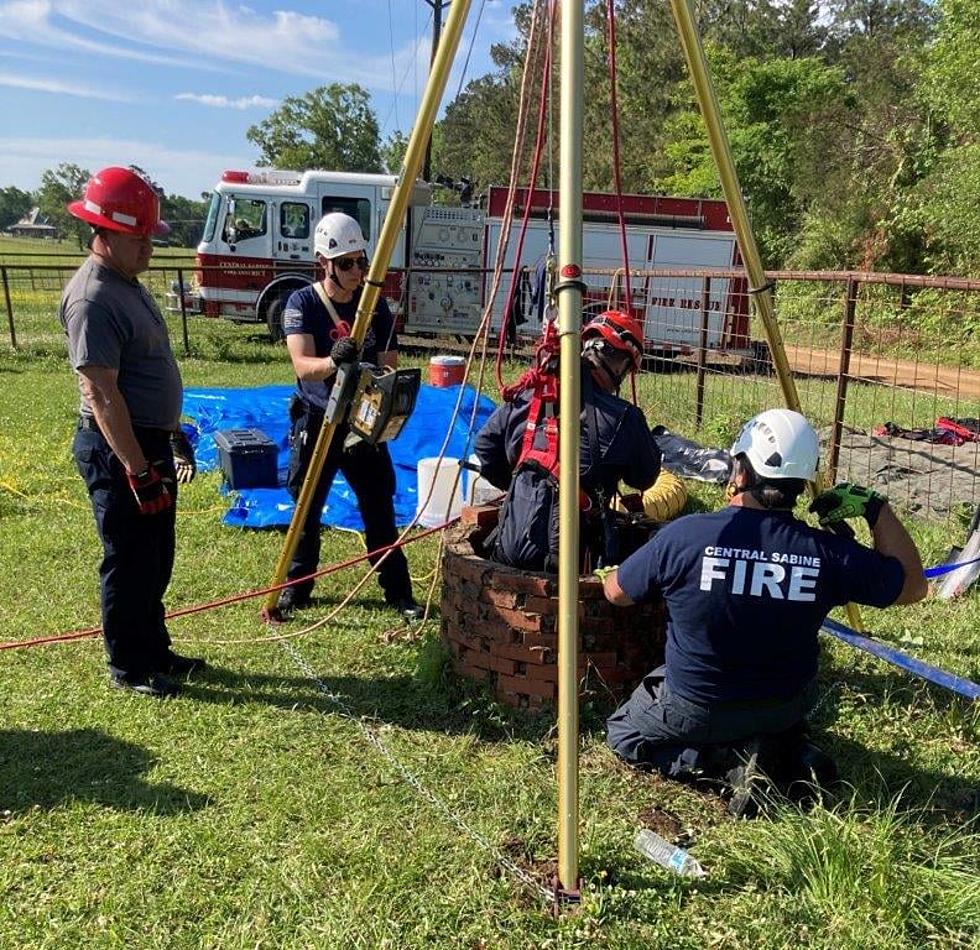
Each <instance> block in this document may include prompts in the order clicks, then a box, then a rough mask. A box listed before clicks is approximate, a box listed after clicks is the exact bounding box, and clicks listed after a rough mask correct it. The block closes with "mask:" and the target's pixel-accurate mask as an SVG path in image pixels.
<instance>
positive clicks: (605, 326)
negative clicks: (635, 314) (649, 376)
mask: <svg viewBox="0 0 980 950" xmlns="http://www.w3.org/2000/svg"><path fill="white" fill-rule="evenodd" d="M597 336H601V337H602V339H603V340H604V341H605V342H606V343H608V344H609V345H610V346H612V347H613V348H615V349H617V350H620V351H621V352H623V353H626V354H628V355H629V358H630V362H631V363H632V364H633V372H636V371H637V370H638V369H639V368H640V361H641V360H642V358H643V328H642V327H641V326H640V324H639V322H638V321H636V320H634V319H633V318H632V317H631V316H630V315H629V314H628V313H623V312H622V311H621V310H606V311H605V312H604V313H600V314H599V316H597V317H593V318H592V319H591V320H590V321H589V322H588V323H587V324H586V325H585V326H584V327H583V328H582V342H583V343H584V342H585V341H586V340H589V339H592V338H594V337H597Z"/></svg>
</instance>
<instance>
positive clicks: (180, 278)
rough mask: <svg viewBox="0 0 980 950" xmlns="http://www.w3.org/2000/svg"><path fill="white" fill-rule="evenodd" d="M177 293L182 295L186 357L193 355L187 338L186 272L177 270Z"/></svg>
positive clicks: (181, 312) (181, 305) (181, 310)
mask: <svg viewBox="0 0 980 950" xmlns="http://www.w3.org/2000/svg"><path fill="white" fill-rule="evenodd" d="M177 293H178V294H180V325H181V328H182V329H183V332H184V356H190V355H191V342H190V340H189V339H188V338H187V304H186V303H185V302H184V271H183V268H181V267H178V268H177Z"/></svg>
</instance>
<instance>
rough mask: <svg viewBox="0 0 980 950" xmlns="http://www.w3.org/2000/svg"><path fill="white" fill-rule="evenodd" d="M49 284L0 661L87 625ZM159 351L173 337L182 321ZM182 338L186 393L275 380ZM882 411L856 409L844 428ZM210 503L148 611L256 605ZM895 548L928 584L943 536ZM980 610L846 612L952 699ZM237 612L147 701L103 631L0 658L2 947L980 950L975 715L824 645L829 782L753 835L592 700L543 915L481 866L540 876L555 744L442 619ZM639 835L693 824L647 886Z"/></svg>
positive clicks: (645, 390) (726, 417) (707, 434)
mask: <svg viewBox="0 0 980 950" xmlns="http://www.w3.org/2000/svg"><path fill="white" fill-rule="evenodd" d="M37 293H38V294H41V293H42V292H41V291H37ZM44 293H45V294H46V295H47V296H44V297H39V300H38V304H37V305H36V306H35V307H34V308H33V309H31V310H30V311H29V312H28V311H27V310H26V308H25V318H24V319H25V340H26V342H25V343H24V345H23V347H22V349H21V350H20V351H19V352H17V353H14V352H12V351H11V349H10V347H9V345H8V344H7V343H6V342H5V341H3V342H0V387H2V396H0V537H2V544H0V604H2V605H3V609H2V611H0V641H4V640H26V639H29V638H32V637H39V636H44V635H48V634H56V633H59V632H64V631H68V630H74V629H79V628H84V627H88V626H92V625H95V624H97V623H98V619H99V618H98V597H97V589H96V582H97V577H96V564H97V559H98V550H97V547H98V545H97V539H96V536H95V531H94V526H93V525H92V519H91V514H90V511H89V509H88V506H87V500H86V497H85V493H84V488H83V485H82V483H81V481H80V479H79V478H78V476H77V474H76V473H75V471H74V468H73V464H72V461H71V456H70V444H71V437H72V431H73V425H74V418H75V412H76V401H77V392H76V386H75V383H74V381H73V379H72V376H71V373H70V372H69V370H68V367H67V365H66V363H65V360H64V347H63V343H62V340H61V335H60V328H59V327H58V325H57V319H56V315H55V313H54V311H53V310H51V309H50V303H49V301H50V300H51V299H53V298H52V292H51V291H45V292H44ZM28 325H29V326H31V327H32V328H33V329H32V330H31V331H30V332H28V331H27V329H26V327H27V326H28ZM172 334H173V335H174V339H175V344H176V343H177V341H178V340H179V321H174V322H173V323H172ZM191 341H192V355H191V356H190V357H187V358H182V359H181V365H182V370H183V373H184V379H185V384H186V385H188V386H197V385H211V386H222V385H226V386H251V385H260V384H267V383H286V382H288V381H289V380H290V375H291V374H290V372H289V368H288V364H287V360H286V356H285V352H284V350H283V348H281V347H272V346H270V345H269V344H267V343H265V342H263V341H262V340H261V339H260V337H259V336H258V335H257V331H253V330H250V329H248V328H242V327H234V326H230V325H228V324H225V323H222V322H218V321H208V320H203V319H200V318H199V319H198V320H197V321H195V322H193V323H192V325H191ZM514 369H515V367H509V370H510V371H511V372H513V371H514ZM709 385H710V386H711V387H712V389H711V390H710V392H709V399H708V401H707V413H708V414H707V417H706V419H705V423H704V426H703V427H702V430H701V435H702V437H703V438H704V439H705V440H707V441H715V442H716V443H718V444H721V443H723V442H724V441H725V439H727V438H730V435H731V430H732V428H733V426H735V425H736V424H737V422H738V421H739V419H740V418H741V414H743V412H744V411H745V410H746V409H747V408H748V407H749V406H750V404H753V403H755V402H757V401H759V400H767V399H770V398H772V394H773V393H774V389H773V386H772V383H771V381H769V380H764V379H756V378H749V377H745V378H741V377H731V376H725V375H722V374H719V375H718V376H717V377H712V378H711V379H710V381H709ZM692 386H693V382H692V376H691V374H681V373H674V374H670V375H653V374H650V375H646V376H644V377H643V379H642V380H641V387H640V396H641V398H640V401H641V404H642V405H644V406H645V407H646V408H647V411H648V417H649V418H650V419H651V420H652V419H654V418H655V417H656V418H667V419H668V420H669V421H671V422H673V423H674V424H675V425H677V426H678V427H680V428H681V429H682V430H684V431H688V432H689V433H690V434H695V433H694V431H693V429H692V428H691V426H690V424H689V421H690V418H691V409H690V405H691V402H690V400H691V392H692ZM863 389H864V387H858V388H857V391H858V392H861V391H863ZM869 389H870V387H869ZM832 396H833V388H832V384H831V383H829V382H823V381H815V380H810V381H806V384H805V392H804V398H805V399H806V400H810V401H811V402H813V404H814V405H821V406H822V405H827V404H829V403H828V400H830V399H832ZM862 399H863V400H864V401H862ZM878 408H879V406H878V404H874V403H873V402H872V394H871V393H870V392H868V393H866V394H865V395H864V396H863V397H860V396H859V397H855V403H854V409H853V412H854V414H855V416H854V417H855V419H856V420H858V419H864V418H866V417H867V418H870V417H871V416H872V415H874V414H875V413H876V412H877V409H878ZM905 408H906V409H907V410H908V412H909V413H912V414H914V413H915V412H916V411H918V410H917V409H916V408H915V407H914V406H911V405H909V406H906V407H905ZM929 411H930V412H931V411H932V407H931V406H930V408H929ZM922 412H923V415H925V414H926V412H925V410H922ZM695 498H696V500H697V501H699V502H701V503H703V504H710V505H715V504H717V503H718V502H719V500H720V499H719V496H718V493H717V492H714V491H712V490H708V489H704V490H696V491H695ZM223 508H224V504H223V501H222V499H221V498H220V497H219V494H218V476H217V475H216V474H207V475H202V476H201V477H199V478H198V479H197V480H196V481H195V483H194V484H193V485H191V486H190V487H189V488H188V489H187V490H186V491H184V492H183V493H182V496H181V508H180V514H179V518H178V557H177V567H176V573H175V577H174V582H173V584H172V586H171V590H170V595H169V604H170V605H171V607H174V608H177V607H185V606H189V605H192V604H197V603H201V602H204V601H207V600H211V599H213V598H218V597H222V596H226V595H230V594H233V593H236V592H239V591H242V590H247V589H251V588H257V587H261V586H263V584H264V583H265V582H267V580H268V578H269V576H270V574H271V572H272V568H273V565H274V562H275V559H276V557H277V555H278V552H279V550H280V546H281V544H282V535H281V534H279V533H276V532H243V531H238V530H234V529H230V528H226V527H222V526H221V525H220V523H219V519H220V516H221V513H222V510H223ZM914 529H915V532H916V536H917V538H918V539H919V540H920V543H921V546H922V549H923V556H924V558H925V560H926V561H927V563H935V562H936V561H938V560H940V559H941V558H942V556H943V554H944V553H945V551H946V549H947V548H948V546H949V544H950V543H951V542H953V541H961V540H962V534H963V531H962V528H960V527H959V526H957V525H947V524H944V525H930V524H927V523H919V522H917V523H915V525H914ZM361 550H362V546H361V542H360V540H359V539H358V538H357V537H356V536H354V535H352V534H350V533H347V532H339V531H330V532H328V533H327V534H326V536H325V539H324V561H325V562H337V561H341V560H344V559H346V558H349V557H352V556H354V555H356V554H358V553H360V551H361ZM436 553H437V545H436V543H435V541H433V540H431V539H426V540H423V541H420V542H418V543H415V544H412V545H411V546H410V547H409V549H408V555H409V560H410V563H411V566H412V572H413V576H414V577H415V578H416V587H417V590H418V591H419V592H423V591H425V590H426V589H427V587H428V584H429V583H430V582H431V579H432V577H433V571H434V570H435V567H436V565H435V559H436ZM361 576H362V575H361V572H360V571H359V570H358V569H350V570H347V571H344V572H341V573H338V574H335V575H332V576H331V577H330V578H327V579H326V580H324V581H323V582H321V583H320V584H319V585H318V588H317V591H318V594H319V595H320V597H321V598H322V599H323V602H322V606H320V607H318V608H317V609H315V610H313V611H311V612H310V614H304V615H303V618H304V620H305V619H306V617H307V616H309V617H310V620H311V621H313V620H315V619H318V618H322V617H323V616H325V615H326V613H327V612H328V610H329V609H330V607H331V605H332V604H334V603H336V602H339V600H340V599H341V598H342V597H343V595H344V594H345V593H346V592H347V591H348V590H349V589H350V588H351V587H352V585H353V584H354V582H355V581H357V580H358V579H359V578H360V577H361ZM976 598H977V594H976V593H973V594H972V595H971V596H970V597H967V598H965V599H963V600H961V601H958V602H956V603H939V602H927V603H925V604H922V605H918V606H915V607H912V608H906V609H896V610H894V611H883V612H878V611H867V612H866V618H865V619H866V621H867V623H868V625H869V627H870V628H871V629H872V630H874V631H875V632H876V633H878V634H879V635H880V636H882V637H883V638H884V639H886V640H887V641H889V642H891V643H893V644H894V645H897V646H899V647H901V648H904V649H906V650H908V651H909V652H912V653H914V654H915V655H916V656H918V657H920V658H922V659H924V660H926V661H928V662H931V663H934V664H937V665H939V666H942V667H944V668H946V669H948V670H950V671H952V672H954V673H957V674H959V675H963V676H967V677H971V678H973V679H978V678H980V631H978V628H977V621H976V617H977V600H976ZM257 611H258V604H257V602H254V601H253V602H250V603H246V604H243V605H239V606H233V607H227V608H223V609H221V610H215V611H211V612H208V613H204V614H199V615H196V616H194V617H191V618H186V619H181V620H177V621H174V622H173V623H172V626H171V632H172V634H173V636H174V639H175V641H176V645H177V647H178V648H179V649H180V650H181V651H182V652H186V653H190V654H200V655H204V656H206V657H207V658H208V660H209V661H210V663H211V664H212V666H213V669H212V671H211V672H210V673H209V674H208V675H206V676H203V675H202V676H200V677H197V678H195V679H194V680H193V681H192V682H191V684H190V685H189V686H188V688H187V690H186V693H185V695H184V696H182V697H181V698H179V699H177V700H174V701H171V702H164V703H160V702H156V701H152V700H146V699H140V698H136V697H130V696H123V695H119V694H118V693H115V692H111V691H110V690H109V689H108V688H107V686H106V679H105V668H104V659H103V655H102V651H101V646H100V644H99V642H98V641H97V640H83V641H79V642H76V643H65V644H58V645H51V646H43V647H36V648H31V649H22V650H11V651H6V652H3V653H0V704H2V706H0V708H2V710H3V717H2V720H0V856H2V860H0V894H2V900H0V946H3V947H7V946H9V947H42V948H53V947H64V948H75V947H79V946H86V947H123V946H147V947H174V948H177V947H187V948H197V947H221V948H238V947H240V948H246V947H249V948H252V947H329V948H334V947H338V948H340V947H358V948H360V947H364V948H375V947H391V948H403V947H460V948H478V947H482V948H491V947H492V948H497V947H505V948H526V947H587V946H588V947H593V946H596V947H629V948H633V947H635V948H692V950H694V948H704V947H725V948H729V947H745V948H750V947H751V948H770V947H771V948H782V947H790V946H800V947H807V948H809V947H819V948H828V950H829V948H835V950H836V948H842V947H846V948H852V947H853V948H869V947H875V948H877V947H880V948H889V950H891V948H920V947H925V946H936V947H944V948H945V947H976V946H980V938H978V936H977V935H978V934H980V875H978V874H977V870H978V868H980V836H978V834H977V831H978V829H977V827H976V823H975V814H976V807H977V802H976V799H975V796H976V792H977V789H978V788H980V746H978V741H977V740H978V731H980V715H978V710H977V709H976V708H974V707H971V706H969V705H968V703H967V702H966V701H965V700H960V699H958V698H956V697H953V696H951V695H950V694H948V693H944V692H942V691H940V690H938V689H935V688H932V687H930V686H927V685H924V684H922V683H920V682H918V681H916V680H913V679H911V678H909V677H908V676H907V675H905V674H904V673H901V672H899V671H898V670H895V669H892V668H890V667H888V666H885V665H883V664H882V663H880V662H878V661H877V660H874V659H873V658H871V657H868V656H866V655H864V654H858V653H855V652H853V651H851V650H850V649H849V648H846V647H843V646H840V645H836V644H831V643H827V644H825V655H824V658H823V662H822V667H821V686H822V696H823V699H824V702H823V704H822V705H821V707H820V708H819V711H818V712H817V714H816V716H815V719H814V725H815V732H816V736H817V738H818V740H819V741H820V742H821V744H822V745H823V746H824V747H825V748H827V749H828V750H829V751H831V752H832V754H833V755H834V756H835V757H836V758H837V760H838V762H839V763H840V765H841V768H842V772H843V774H844V776H845V778H846V780H847V782H848V783H849V786H850V789H851V791H850V793H849V794H848V796H847V797H846V799H845V801H843V802H841V803H839V804H838V805H836V806H834V807H828V808H818V809H816V810H814V811H812V812H810V813H808V814H798V813H795V812H793V811H790V810H783V811H779V812H778V813H777V814H776V815H775V816H774V817H773V818H772V819H771V820H766V821H757V822H734V821H731V820H730V819H727V818H726V817H724V816H723V815H722V814H721V810H720V808H719V806H718V803H717V801H716V800H713V799H709V798H705V797H702V796H701V795H700V794H697V793H695V792H693V791H691V790H689V789H686V788H683V787H677V786H674V785H672V784H670V783H668V782H666V781H661V780H657V779H654V778H651V777H649V776H644V775H639V774H633V773H630V772H628V771H627V770H625V769H623V768H622V767H620V766H619V765H617V763H616V762H615V760H614V758H613V756H612V755H611V753H609V752H608V751H607V750H606V748H605V746H604V744H603V731H602V721H603V716H604V715H605V714H606V713H607V712H608V711H609V708H608V706H603V705H600V704H596V705H589V706H587V707H586V708H584V709H583V722H582V736H581V743H580V752H581V812H582V821H581V829H582V857H581V873H582V877H583V886H584V898H585V899H584V903H583V906H582V908H581V910H580V911H579V913H577V914H574V915H572V914H570V915H567V916H565V917H563V918H562V919H561V920H559V921H557V922H556V921H554V920H552V919H551V917H550V916H549V915H548V913H547V912H546V908H544V906H543V905H542V903H541V902H540V900H539V899H538V898H537V896H536V894H535V892H534V891H533V890H532V889H529V888H528V887H527V886H526V885H525V884H524V883H522V881H521V880H519V879H518V878H516V877H515V876H514V874H513V873H512V871H511V870H509V869H508V868H506V867H502V866H501V863H500V861H499V856H500V855H503V856H504V857H505V858H506V859H507V861H508V862H510V863H511V864H513V865H516V866H517V867H518V868H519V869H521V870H522V871H523V872H524V873H525V874H530V875H531V876H532V877H534V876H536V875H539V874H542V873H544V870H545V869H546V868H547V867H548V866H549V863H550V862H553V860H554V858H555V856H556V844H555V840H556V823H557V819H556V813H557V805H556V787H555V757H556V739H555V734H554V728H553V725H554V724H553V721H552V720H551V719H549V718H547V717H538V718H527V717H525V716H523V715H521V714H518V713H515V712H512V711H510V710H508V709H506V708H503V707H501V706H499V705H497V704H496V703H495V702H493V701H492V700H491V699H490V698H489V697H488V696H486V695H485V694H483V693H481V692H480V691H478V690H475V689H472V688H469V687H467V686H465V685H462V684H460V683H458V682H456V681H454V679H453V677H452V676H451V674H450V672H449V671H448V669H447V665H446V660H445V655H444V653H443V651H442V648H441V646H440V642H439V635H438V621H436V622H433V623H430V624H429V625H428V626H427V627H426V628H425V629H423V630H422V631H421V633H420V634H418V635H416V636H405V635H404V634H401V633H396V632H393V623H392V618H391V617H390V616H389V615H387V614H386V613H385V611H384V610H383V609H382V606H381V603H380V596H379V591H378V589H377V587H376V585H375V584H374V582H373V580H372V581H369V582H368V585H367V586H366V587H365V589H364V591H363V592H362V593H361V594H360V595H359V596H358V597H357V599H356V600H355V602H354V603H353V604H352V605H351V606H350V607H348V608H347V609H345V610H344V611H343V612H342V613H341V614H340V615H339V616H338V617H337V618H336V619H335V620H334V621H332V622H330V623H329V624H328V625H327V626H325V627H322V628H320V629H317V630H315V631H312V632H310V633H308V634H306V635H304V636H300V637H297V638H296V639H294V640H292V641H291V646H292V648H293V649H294V650H295V654H296V655H294V654H292V653H290V652H289V651H287V650H285V649H284V648H283V646H282V645H280V644H277V643H270V642H263V640H264V638H266V637H268V636H269V630H268V629H267V628H265V627H263V626H262V625H261V624H260V623H259V621H258V619H257ZM297 629H300V628H299V625H298V624H297V623H296V622H294V623H293V624H291V625H289V626H287V627H284V628H281V632H294V631H295V630H297ZM296 656H298V657H299V658H300V659H301V661H302V662H297V659H296ZM311 669H312V671H314V672H315V674H316V677H317V679H316V680H314V679H313V678H311V676H310V675H309V672H310V670H311ZM406 773H408V774H409V775H410V776H412V778H413V780H414V781H409V780H407V779H406ZM433 796H434V797H435V799H436V800H437V802H438V803H439V804H434V802H433ZM643 824H651V825H654V826H656V827H660V828H664V827H670V828H673V829H674V830H675V831H677V832H685V831H688V832H689V834H690V836H691V838H692V839H693V840H694V842H695V843H694V845H693V853H694V854H695V856H696V857H698V859H699V860H700V861H701V862H702V864H703V865H704V866H705V867H706V868H707V870H708V872H709V876H708V877H707V878H706V879H704V880H702V881H691V880H684V879H679V878H673V877H669V876H668V874H667V873H666V872H664V871H661V870H659V869H658V868H656V867H654V866H652V865H650V864H648V863H646V862H645V861H644V860H643V859H642V858H641V857H640V856H639V855H637V854H636V853H635V852H634V851H633V849H632V845H631V842H632V838H633V836H634V834H635V832H636V830H637V829H638V828H639V827H640V826H641V825H643Z"/></svg>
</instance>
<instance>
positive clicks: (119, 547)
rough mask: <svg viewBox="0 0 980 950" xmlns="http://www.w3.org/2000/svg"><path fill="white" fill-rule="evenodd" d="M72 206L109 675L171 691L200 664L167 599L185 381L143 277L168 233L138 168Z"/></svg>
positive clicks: (73, 332)
mask: <svg viewBox="0 0 980 950" xmlns="http://www.w3.org/2000/svg"><path fill="white" fill-rule="evenodd" d="M68 211H69V212H70V213H71V214H72V215H74V217H76V218H79V219H80V220H82V221H85V222H87V223H88V224H90V225H91V226H92V238H91V241H90V243H89V248H90V252H91V253H90V254H89V257H88V259H87V260H86V261H85V263H84V264H82V266H81V267H79V269H78V270H77V271H76V272H75V275H74V276H73V277H72V279H71V280H70V281H69V282H68V284H67V286H66V287H65V290H64V293H63V295H62V299H61V310H60V318H61V323H62V326H63V327H64V328H65V334H66V336H67V337H68V358H69V361H70V362H71V366H72V369H74V370H75V372H76V373H77V375H78V383H79V389H80V391H81V404H80V407H79V417H78V428H77V431H76V433H75V440H74V444H73V447H72V450H73V453H74V456H75V464H76V466H77V467H78V471H79V474H80V475H81V476H82V478H83V479H84V481H85V485H86V487H87V489H88V493H89V497H90V499H91V502H92V511H93V513H94V514H95V524H96V528H97V530H98V533H99V538H100V540H101V541H102V548H103V557H102V563H101V565H100V567H99V578H100V590H101V603H102V632H103V637H104V639H105V648H106V653H107V656H108V663H109V682H110V685H111V686H114V687H116V688H119V689H125V690H131V691H133V692H135V693H137V694H139V695H144V696H156V697H164V696H171V695H174V694H175V693H177V692H178V691H179V687H178V686H177V684H176V682H175V681H174V679H172V677H182V676H186V675H187V674H188V673H190V672H192V671H193V670H194V669H195V668H198V667H201V666H203V661H202V660H197V659H193V658H190V657H183V656H180V655H178V654H177V653H174V651H173V650H172V649H171V645H170V636H169V634H168V633H167V627H166V624H165V623H164V615H165V609H164V605H163V596H164V593H165V592H166V590H167V586H168V585H169V583H170V575H171V572H172V570H173V563H174V548H175V533H174V527H175V515H176V501H177V482H178V481H181V482H189V481H190V480H191V479H192V478H193V477H194V472H195V463H194V451H193V449H192V447H191V444H190V442H189V440H188V439H187V436H186V435H185V434H184V433H183V432H182V430H181V428H180V413H181V406H182V402H183V385H182V382H181V377H180V370H179V369H178V367H177V361H176V360H175V359H174V354H173V350H172V349H171V347H170V338H169V336H168V334H167V326H166V324H165V323H164V320H163V317H162V316H161V314H160V311H159V309H158V308H157V305H156V303H155V302H154V300H153V297H152V296H151V295H150V293H149V292H148V291H147V290H146V289H145V288H144V287H143V286H142V285H141V284H140V282H139V281H138V280H137V277H138V275H139V274H141V273H143V271H145V270H146V269H147V267H148V266H149V263H150V258H151V257H152V256H153V243H152V238H153V237H154V236H155V235H163V234H166V233H167V232H168V231H169V228H168V227H167V225H166V224H165V223H164V222H163V221H161V220H160V198H159V196H158V195H157V193H156V191H155V190H154V188H153V186H152V185H151V184H150V183H149V182H148V181H147V180H146V179H145V178H144V177H143V176H142V175H140V174H138V173H137V172H135V171H133V170H131V169H128V168H118V167H110V168H104V169H102V170H101V171H99V172H96V174H94V175H93V176H92V177H91V178H90V179H89V181H88V183H87V184H86V185H85V192H84V194H83V195H82V198H81V200H79V201H74V202H72V203H71V204H70V205H68Z"/></svg>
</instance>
